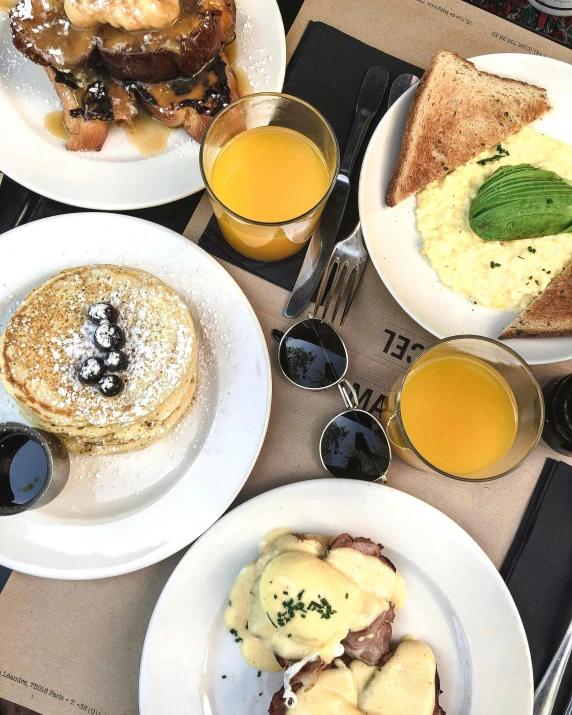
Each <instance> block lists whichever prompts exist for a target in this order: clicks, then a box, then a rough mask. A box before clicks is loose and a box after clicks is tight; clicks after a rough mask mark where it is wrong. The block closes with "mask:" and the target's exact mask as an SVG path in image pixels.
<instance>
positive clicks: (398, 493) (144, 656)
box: [138, 477, 534, 715]
mask: <svg viewBox="0 0 572 715" xmlns="http://www.w3.org/2000/svg"><path fill="white" fill-rule="evenodd" d="M318 483H320V484H321V485H322V486H323V489H324V493H325V494H329V493H330V492H329V487H330V486H334V485H337V484H340V483H341V484H343V485H345V486H347V487H351V488H352V489H353V488H357V489H359V490H362V489H363V490H364V491H367V490H372V489H375V490H378V489H384V490H389V492H390V493H391V494H392V495H393V497H392V498H396V499H398V500H399V499H402V500H403V501H404V502H406V503H407V502H411V503H413V504H415V505H416V506H417V507H419V508H421V509H424V510H426V512H427V513H428V514H431V515H432V516H433V517H434V518H437V519H439V520H442V521H443V523H444V524H446V525H447V527H448V528H450V529H453V532H454V533H455V535H456V536H457V537H459V538H460V539H462V540H464V542H465V547H466V548H467V549H468V550H470V551H472V552H473V553H474V555H475V557H476V558H478V559H479V560H480V561H481V563H482V564H484V565H485V566H486V568H487V572H489V574H490V576H491V578H492V579H493V581H494V582H495V583H496V584H497V585H498V586H499V587H500V590H501V592H502V594H503V596H504V598H505V602H506V603H507V604H508V606H509V609H510V611H511V613H512V615H513V616H514V619H513V622H514V624H515V626H516V629H517V631H518V635H519V637H520V640H521V646H522V647H523V652H524V656H525V659H526V665H527V675H528V683H523V686H528V687H527V690H528V700H529V705H530V708H529V710H530V715H532V704H533V695H534V679H533V670H532V659H531V655H530V647H529V644H528V638H527V636H526V632H525V630H524V625H523V623H522V619H521V617H520V613H519V612H518V609H517V607H516V604H515V602H514V599H513V597H512V595H511V593H510V591H509V589H508V586H507V585H506V583H505V581H504V580H503V578H502V577H501V575H500V573H499V571H498V570H497V568H496V567H495V565H494V564H493V562H492V561H491V559H490V558H489V556H488V555H487V554H486V552H485V551H484V549H483V548H482V547H481V546H480V545H479V544H478V543H477V542H476V541H475V539H473V537H472V536H471V535H470V534H469V533H468V532H467V531H465V529H463V527H462V526H461V525H460V524H458V523H457V522H456V521H455V520H454V519H452V518H451V517H450V516H448V515H447V514H445V513H444V512H442V511H440V510H439V509H437V508H436V507H434V506H432V505H431V504H428V503H427V502H425V501H423V500H422V499H419V498H418V497H415V496H413V495H412V494H409V493H408V492H405V491H402V490H400V489H397V488H395V487H390V486H388V485H379V484H374V483H369V482H362V481H358V482H356V481H355V480H351V479H336V478H333V477H326V478H316V479H310V480H302V481H296V482H291V483H289V484H285V485H283V486H280V487H276V488H274V489H269V490H267V491H265V492H262V493H261V494H258V495H256V496H255V497H253V498H252V499H249V500H247V501H246V502H243V503H242V504H240V505H239V506H237V507H235V508H234V509H233V510H232V511H230V512H228V513H227V514H225V515H224V516H223V517H221V518H220V519H219V520H218V521H216V522H215V523H214V524H213V525H212V526H211V527H210V528H209V529H207V530H206V531H205V532H204V533H203V534H202V535H201V536H200V538H199V539H197V540H196V541H195V542H194V543H193V545H192V546H191V548H189V550H188V551H187V553H186V554H185V555H184V556H183V557H182V559H181V560H180V561H179V563H178V564H177V566H176V567H175V569H174V570H173V572H172V573H171V575H170V576H169V578H168V579H167V581H166V582H165V585H164V586H163V589H162V591H161V594H160V595H159V598H158V599H157V602H156V604H155V606H154V608H153V613H152V615H151V618H150V620H149V624H148V626H147V631H146V633H145V640H144V643H143V649H142V652H141V660H140V666H139V684H138V702H139V709H140V713H141V715H148V714H149V713H151V712H155V711H154V710H153V709H152V703H148V702H147V701H146V698H147V694H146V692H145V690H146V687H147V682H146V681H145V677H146V675H147V669H148V667H149V665H148V664H149V661H150V651H151V648H152V647H153V646H152V642H151V641H152V639H153V638H154V637H155V631H156V629H157V623H158V621H159V618H160V617H161V610H162V609H163V606H164V603H166V602H167V599H168V598H169V596H170V592H169V591H170V589H171V588H173V587H174V584H175V583H176V580H177V579H178V578H179V574H180V572H182V571H183V570H184V569H185V568H186V564H187V562H188V561H190V560H191V559H192V558H193V557H194V553H195V551H196V550H197V549H200V548H201V547H202V546H203V542H205V541H207V540H208V539H209V538H210V536H211V532H214V531H216V530H219V529H224V528H225V527H226V524H227V523H230V522H232V520H233V519H235V518H236V515H237V514H238V515H240V514H241V513H242V512H243V511H247V510H248V509H252V508H253V506H252V505H253V504H255V505H256V504H258V503H259V502H261V501H264V500H265V499H267V498H269V495H274V494H279V495H282V494H284V493H285V492H290V491H294V492H295V491H297V490H301V491H302V492H303V491H304V489H306V488H313V486H314V485H316V484H318ZM375 493H378V492H377V491H376V492H375ZM384 493H385V492H384ZM299 499H303V493H302V494H301V495H300V496H299ZM256 545H257V544H253V547H256ZM237 566H238V565H237ZM159 632H160V631H157V633H159ZM526 715H529V713H527V714H526Z"/></svg>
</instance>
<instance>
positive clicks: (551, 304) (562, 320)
mask: <svg viewBox="0 0 572 715" xmlns="http://www.w3.org/2000/svg"><path fill="white" fill-rule="evenodd" d="M569 335H572V263H571V264H570V265H569V266H568V267H567V268H566V270H565V271H564V272H563V273H561V274H560V275H559V276H558V278H555V279H554V280H553V281H552V283H550V285H549V286H548V287H547V288H546V289H545V290H544V291H543V292H542V293H541V294H540V295H539V296H538V298H536V300H533V301H532V303H531V304H530V305H529V306H528V308H526V310H524V311H523V312H522V313H521V314H520V315H519V316H518V318H515V320H513V321H512V323H511V324H510V325H509V326H508V327H507V328H505V329H504V330H503V331H502V333H501V334H500V335H499V339H500V340H509V339H510V338H556V337H565V336H569Z"/></svg>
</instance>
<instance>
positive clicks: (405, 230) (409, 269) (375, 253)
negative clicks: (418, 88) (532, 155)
mask: <svg viewBox="0 0 572 715" xmlns="http://www.w3.org/2000/svg"><path fill="white" fill-rule="evenodd" d="M471 61H473V62H474V63H475V64H476V66H477V67H478V68H479V69H480V70H484V71H486V72H492V73H494V74H498V75H502V76H503V77H510V78H513V79H519V80H522V81H525V82H531V83H532V84H537V85H540V86H541V87H546V89H547V90H548V96H549V98H550V101H551V103H552V105H553V107H554V109H553V110H552V111H551V112H549V113H548V114H547V115H546V116H545V117H543V118H542V119H540V120H538V121H536V122H534V124H533V125H532V126H533V127H534V128H536V129H538V130H539V131H540V132H543V133H544V134H548V135H549V136H552V137H555V138H556V139H560V140H562V141H565V142H568V143H572V129H571V126H572V125H571V124H570V117H571V116H572V66H570V65H568V64H565V63H564V62H557V61H556V60H552V59H548V58H546V57H534V56H531V55H518V54H499V55H485V56H483V57H475V58H472V60H471ZM414 91H415V90H414V88H413V89H410V90H408V91H407V92H406V93H405V94H404V95H403V96H402V97H401V98H400V99H399V100H398V101H397V102H396V103H395V104H394V105H393V107H391V109H390V110H389V111H388V112H387V114H386V115H385V117H384V118H383V119H382V120H381V122H380V123H379V125H378V127H377V129H376V131H375V133H374V135H373V137H372V139H371V142H370V144H369V146H368V149H367V152H366V155H365V158H364V162H363V166H362V170H361V177H360V185H359V213H360V218H361V223H362V228H363V233H364V237H365V241H366V244H367V248H368V251H369V255H370V256H371V260H372V262H373V264H374V266H375V268H376V269H377V272H378V273H379V275H380V276H381V279H382V280H383V282H384V283H385V285H386V286H387V288H388V289H389V291H390V293H391V294H392V295H393V297H394V298H395V300H396V301H397V302H398V303H399V305H400V306H401V307H402V308H403V309H404V310H405V311H406V312H407V313H409V315H410V316H411V317H412V318H413V319H414V320H416V321H417V322H418V323H419V324H420V325H422V326H423V327H424V328H425V329H426V330H428V331H429V332H430V333H433V335H436V336H437V337H438V338H445V337H449V336H451V335H462V334H466V333H471V334H473V335H485V336H487V337H489V338H497V337H498V336H499V335H500V333H501V332H502V330H503V329H504V328H505V327H506V326H507V325H509V323H511V322H512V321H513V320H514V317H515V314H514V313H508V312H502V311H499V310H493V309H489V308H485V307H483V306H480V305H474V304H473V303H472V302H471V301H470V300H469V299H467V298H464V297H463V296H461V295H458V294H457V293H453V291H452V290H450V289H449V288H447V287H445V286H444V285H442V283H441V282H440V281H439V278H438V277H437V273H436V272H435V271H434V270H433V268H431V264H430V263H429V260H428V259H427V258H426V257H425V256H422V255H421V252H420V246H421V236H420V235H419V232H418V231H417V227H416V223H415V205H416V198H415V196H411V197H410V198H408V199H407V200H405V201H402V202H401V203H399V204H398V205H397V206H396V207H394V208H389V207H388V206H387V205H386V203H385V193H386V190H387V185H388V184H389V180H390V178H391V173H392V171H393V166H394V164H395V161H396V159H397V155H398V153H399V148H400V146H401V137H402V135H403V130H404V128H405V121H406V119H407V113H408V112H409V107H410V105H411V101H412V99H413V93H414ZM504 342H506V344H507V345H508V346H509V347H511V348H513V350H516V351H517V352H518V353H519V354H520V355H522V357H523V358H524V359H525V360H526V361H527V362H528V363H529V364H531V365H542V364H546V363H551V362H560V361H561V360H568V359H569V358H572V338H542V339H536V340H535V339H530V338H526V339H518V340H507V341H504Z"/></svg>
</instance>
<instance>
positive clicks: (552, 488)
mask: <svg viewBox="0 0 572 715" xmlns="http://www.w3.org/2000/svg"><path fill="white" fill-rule="evenodd" d="M501 575H502V577H503V578H504V579H505V581H506V584H507V586H508V588H509V590H510V592H511V593H512V596H513V598H514V601H515V603H516V606H517V608H518V610H519V612H520V615H521V618H522V622H523V624H524V628H525V630H526V635H527V637H528V643H529V645H530V651H531V655H532V667H533V670H534V682H535V686H537V685H538V684H539V683H540V680H541V679H542V676H543V675H544V672H545V671H546V669H547V668H548V666H549V664H550V661H551V660H552V657H553V656H554V653H555V652H556V650H557V649H558V646H559V645H560V642H561V640H562V637H563V636H564V633H565V632H566V629H567V628H568V624H569V623H570V620H571V619H572V467H570V466H569V465H568V464H564V462H557V461H555V460H553V459H547V460H546V462H545V465H544V468H543V470H542V473H541V474H540V478H539V479H538V482H537V484H536V487H535V489H534V492H533V494H532V496H531V498H530V502H529V503H528V506H527V509H526V512H525V515H524V517H523V519H522V522H521V524H520V526H519V528H518V531H517V533H516V536H515V538H514V541H513V543H512V545H511V547H510V549H509V552H508V554H507V556H506V559H505V561H504V563H503V565H502V567H501ZM571 695H572V661H571V663H570V664H569V666H568V668H567V670H566V673H565V676H564V680H563V682H562V686H561V688H560V693H559V697H558V701H557V703H556V707H555V709H554V712H553V715H563V714H564V711H565V709H566V703H567V702H568V699H569V697H570V696H571Z"/></svg>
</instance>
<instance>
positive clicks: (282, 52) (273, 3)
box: [0, 0, 286, 218]
mask: <svg viewBox="0 0 572 715" xmlns="http://www.w3.org/2000/svg"><path fill="white" fill-rule="evenodd" d="M264 1H265V2H266V3H268V9H269V12H271V13H273V15H274V17H273V24H274V25H275V26H276V28H277V29H278V30H281V32H278V33H277V34H279V35H280V42H279V44H278V45H277V47H276V50H273V59H276V66H277V74H278V80H279V82H280V87H277V88H276V89H275V90H274V91H277V92H278V91H280V90H281V88H282V86H283V85H284V80H285V76H286V32H285V29H284V22H283V20H282V14H281V13H280V8H279V6H278V0H264ZM238 2H241V0H238ZM275 56H276V57H275ZM29 62H31V60H29ZM267 91H272V90H267ZM2 96H3V93H2V87H1V85H0V98H1V97H2ZM181 131H182V130H181ZM199 145H200V143H199ZM62 151H66V150H65V147H62ZM79 153H81V152H79ZM164 155H165V153H163V154H158V155H157V156H156V157H155V156H151V157H146V158H145V161H151V162H152V161H153V159H156V158H157V157H161V156H164ZM20 156H21V157H22V156H23V157H26V154H25V153H24V154H20ZM197 157H198V155H197ZM181 161H183V162H184V159H182V160H181ZM197 161H198V158H197ZM21 163H22V162H21V159H20V160H18V162H15V163H14V165H13V166H9V167H8V168H7V169H5V168H4V167H3V166H0V171H1V172H3V173H5V174H6V175H7V176H9V177H10V178H11V179H12V180H13V181H15V182H16V183H18V184H20V185H21V186H23V187H24V188H26V189H28V190H29V191H33V192H35V193H37V194H39V195H40V197H42V196H43V197H45V198H47V199H50V200H52V201H57V202H59V203H63V204H65V205H66V206H74V207H78V208H83V209H86V210H91V211H103V212H109V211H135V210H138V209H147V208H154V207H156V206H164V205H166V204H169V203H172V202H174V201H180V200H181V199H184V198H187V197H188V196H192V195H193V194H196V193H198V192H199V191H203V190H204V188H205V186H204V183H203V181H202V179H200V176H199V183H198V184H197V186H196V188H193V189H191V190H190V191H186V190H185V191H182V192H179V193H177V194H171V195H170V196H169V198H164V199H157V200H148V201H140V200H133V201H130V202H127V201H122V202H119V201H109V200H107V201H100V200H98V199H97V198H96V197H97V193H98V192H97V189H95V190H94V191H93V192H92V193H91V194H89V195H86V196H85V198H84V199H82V200H80V201H78V200H77V198H73V199H71V197H69V196H62V195H61V194H58V191H57V190H52V189H51V188H50V187H51V185H52V184H53V185H54V186H56V187H57V186H58V182H57V181H55V182H49V181H48V182H46V184H45V185H43V184H41V182H40V183H36V181H35V180H34V176H35V174H34V175H32V176H31V177H24V180H22V177H21V176H20V172H19V169H18V166H19V165H21ZM109 163H110V164H112V163H113V160H112V159H110V160H109ZM169 170H172V167H169V166H168V167H165V168H164V171H169ZM39 175H41V173H40V174H39ZM87 188H88V187H87V181H86V194H87ZM71 200H73V203H71ZM50 218H51V217H50ZM189 218H190V217H189Z"/></svg>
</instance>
